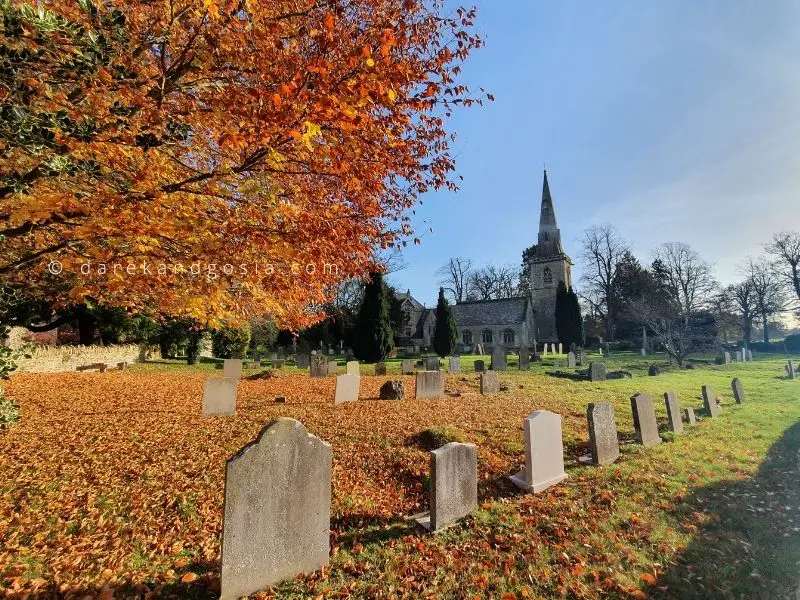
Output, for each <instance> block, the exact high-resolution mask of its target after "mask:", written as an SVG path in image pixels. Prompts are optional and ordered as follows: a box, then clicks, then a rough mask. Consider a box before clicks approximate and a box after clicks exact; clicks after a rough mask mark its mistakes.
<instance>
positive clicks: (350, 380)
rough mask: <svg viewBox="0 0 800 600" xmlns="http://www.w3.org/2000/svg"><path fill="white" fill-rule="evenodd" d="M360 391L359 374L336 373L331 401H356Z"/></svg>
mask: <svg viewBox="0 0 800 600" xmlns="http://www.w3.org/2000/svg"><path fill="white" fill-rule="evenodd" d="M360 391H361V376H360V375H337V376H336V391H335V392H334V395H333V403H334V404H344V403H345V402H356V401H357V400H358V394H359V392H360Z"/></svg>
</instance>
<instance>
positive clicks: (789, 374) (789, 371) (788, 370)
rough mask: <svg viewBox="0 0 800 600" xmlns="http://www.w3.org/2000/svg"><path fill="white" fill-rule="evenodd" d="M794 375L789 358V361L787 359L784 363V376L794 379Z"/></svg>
mask: <svg viewBox="0 0 800 600" xmlns="http://www.w3.org/2000/svg"><path fill="white" fill-rule="evenodd" d="M794 375H795V373H794V365H793V364H792V361H791V360H790V361H788V362H787V363H786V376H787V377H788V378H789V379H794Z"/></svg>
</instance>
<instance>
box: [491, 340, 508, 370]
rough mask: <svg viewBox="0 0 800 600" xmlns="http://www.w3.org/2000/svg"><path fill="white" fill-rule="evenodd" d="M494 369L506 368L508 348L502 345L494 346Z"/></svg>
mask: <svg viewBox="0 0 800 600" xmlns="http://www.w3.org/2000/svg"><path fill="white" fill-rule="evenodd" d="M492 370H493V371H505V370H506V349H505V348H503V347H502V346H495V347H494V348H492Z"/></svg>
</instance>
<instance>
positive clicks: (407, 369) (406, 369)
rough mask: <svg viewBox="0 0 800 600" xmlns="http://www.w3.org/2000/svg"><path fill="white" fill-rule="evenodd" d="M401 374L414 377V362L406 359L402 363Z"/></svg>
mask: <svg viewBox="0 0 800 600" xmlns="http://www.w3.org/2000/svg"><path fill="white" fill-rule="evenodd" d="M400 373H402V374H403V375H413V374H414V361H413V360H411V359H405V360H403V361H400Z"/></svg>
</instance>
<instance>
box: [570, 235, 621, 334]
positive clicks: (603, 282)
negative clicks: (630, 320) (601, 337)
mask: <svg viewBox="0 0 800 600" xmlns="http://www.w3.org/2000/svg"><path fill="white" fill-rule="evenodd" d="M582 245H583V249H582V252H581V259H582V261H583V284H584V285H583V290H582V294H581V296H582V297H583V299H584V300H586V302H588V303H589V305H590V306H591V307H592V312H596V313H597V314H599V315H600V317H601V319H602V321H603V325H604V328H605V332H606V338H607V339H609V340H613V339H614V335H615V333H616V327H617V320H618V318H619V311H620V307H619V306H618V302H617V295H616V291H617V290H616V283H617V277H618V276H619V271H620V266H621V264H622V263H623V261H624V259H625V256H626V254H628V253H629V252H630V247H629V246H628V243H627V242H626V241H625V240H623V239H622V238H621V237H620V235H619V234H618V233H617V230H616V229H614V227H613V226H612V225H593V226H592V227H589V228H588V229H587V230H586V231H584V232H583V240H582Z"/></svg>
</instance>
